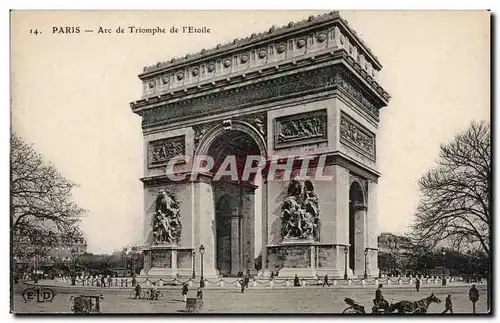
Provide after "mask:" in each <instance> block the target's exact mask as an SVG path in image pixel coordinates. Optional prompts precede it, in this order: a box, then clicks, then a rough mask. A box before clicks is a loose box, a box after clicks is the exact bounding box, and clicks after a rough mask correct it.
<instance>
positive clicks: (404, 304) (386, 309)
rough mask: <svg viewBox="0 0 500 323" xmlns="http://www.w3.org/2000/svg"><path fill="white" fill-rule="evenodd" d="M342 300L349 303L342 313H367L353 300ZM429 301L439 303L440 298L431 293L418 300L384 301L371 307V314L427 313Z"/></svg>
mask: <svg viewBox="0 0 500 323" xmlns="http://www.w3.org/2000/svg"><path fill="white" fill-rule="evenodd" d="M344 302H345V303H346V304H347V305H349V307H347V308H346V309H344V311H343V312H342V314H367V313H366V311H365V307H364V306H362V305H360V304H359V303H358V302H356V301H355V300H353V299H351V298H348V297H346V298H345V299H344ZM431 303H437V304H439V303H441V300H440V299H439V298H437V297H436V296H434V294H431V295H430V296H428V297H426V298H424V299H421V300H419V301H398V302H396V303H393V304H389V303H386V304H385V305H379V306H377V305H375V306H373V307H372V312H371V314H390V313H394V312H397V313H400V314H419V313H421V314H423V313H427V309H428V308H429V305H430V304H431Z"/></svg>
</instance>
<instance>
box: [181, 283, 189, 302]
mask: <svg viewBox="0 0 500 323" xmlns="http://www.w3.org/2000/svg"><path fill="white" fill-rule="evenodd" d="M187 294H188V285H187V283H184V285H182V300H183V301H184V302H187Z"/></svg>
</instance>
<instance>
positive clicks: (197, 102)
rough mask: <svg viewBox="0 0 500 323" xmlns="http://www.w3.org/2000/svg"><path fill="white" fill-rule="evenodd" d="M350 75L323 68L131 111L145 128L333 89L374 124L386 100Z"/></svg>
mask: <svg viewBox="0 0 500 323" xmlns="http://www.w3.org/2000/svg"><path fill="white" fill-rule="evenodd" d="M351 74H352V73H351V72H350V71H349V70H347V69H346V68H345V66H344V65H343V64H335V65H325V66H323V67H321V68H315V69H309V70H302V71H299V72H296V73H293V74H285V75H279V76H278V77H274V78H267V79H264V80H261V81H260V82H253V83H251V82H248V83H246V84H245V85H240V86H238V87H232V88H225V89H224V90H219V91H214V92H210V93H208V92H207V93H204V94H200V95H197V96H192V97H190V98H184V99H179V100H176V101H167V102H158V103H156V104H155V105H153V106H149V107H148V108H142V109H140V110H139V109H135V112H136V113H138V114H140V115H141V116H142V117H143V120H142V125H143V128H146V127H153V126H158V125H160V124H165V123H172V122H177V121H181V120H183V119H186V118H187V119H189V118H192V116H193V115H196V116H207V115H213V114H218V113H222V112H226V111H234V110H239V109H242V108H245V107H248V106H250V105H259V104H265V103H269V102H274V101H281V100H284V99H287V98H292V97H299V96H304V95H308V94H313V93H321V92H325V91H331V90H334V89H337V90H338V91H339V92H340V93H342V94H343V95H345V96H347V97H349V98H350V99H351V100H352V101H354V102H356V103H357V104H358V105H359V106H360V107H361V108H362V109H363V110H364V111H365V112H367V114H368V115H369V117H370V118H371V119H373V121H374V122H378V120H379V109H380V108H381V107H383V106H385V105H386V103H387V101H385V100H384V99H383V98H381V97H380V96H378V95H376V94H375V93H373V91H372V90H371V89H369V88H367V87H366V86H365V84H364V83H362V82H359V81H357V79H356V77H355V76H354V75H351Z"/></svg>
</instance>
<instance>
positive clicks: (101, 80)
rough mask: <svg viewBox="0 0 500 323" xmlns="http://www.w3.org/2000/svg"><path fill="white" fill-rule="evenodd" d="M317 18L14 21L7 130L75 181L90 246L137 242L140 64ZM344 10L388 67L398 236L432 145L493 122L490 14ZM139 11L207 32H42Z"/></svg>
mask: <svg viewBox="0 0 500 323" xmlns="http://www.w3.org/2000/svg"><path fill="white" fill-rule="evenodd" d="M319 13H320V12H317V11H295V12H294V11H287V12H245V13H241V12H240V13H225V14H224V13H217V12H203V13H202V12H199V13H185V12H184V13H181V14H179V13H177V14H175V13H169V14H168V17H167V13H164V16H162V17H160V16H159V14H158V13H148V12H142V13H141V14H140V15H138V14H136V15H134V14H132V13H125V12H123V13H114V14H106V13H94V14H93V17H91V15H90V14H89V13H87V14H86V15H85V16H84V15H83V14H76V15H74V16H70V13H68V12H66V13H63V14H59V15H60V16H59V15H58V16H54V15H55V13H50V15H51V17H52V18H51V19H46V18H44V17H43V16H40V17H37V18H36V19H39V20H36V21H40V24H42V25H43V24H45V26H47V28H46V29H47V30H46V32H47V34H46V35H40V36H38V37H33V36H30V35H29V34H27V33H26V30H27V29H29V28H33V23H32V22H33V20H34V19H30V21H23V19H20V20H19V22H18V24H19V25H18V26H17V28H18V29H14V30H13V33H14V34H15V37H14V40H15V41H17V42H15V43H13V47H12V64H14V66H15V67H18V66H20V67H22V68H19V69H16V68H14V69H13V71H12V94H13V96H14V97H13V101H12V103H13V110H12V127H13V130H14V131H15V132H16V133H17V134H18V135H20V136H21V137H23V138H24V139H25V140H26V141H28V142H31V143H33V144H34V145H35V149H36V150H37V151H38V152H40V153H42V154H43V155H44V156H45V158H46V159H47V160H50V161H52V162H53V163H54V164H55V166H56V167H57V168H58V169H59V170H60V171H61V173H62V174H63V175H64V176H66V177H67V178H68V179H70V180H72V181H74V182H76V183H78V184H80V188H79V189H77V190H76V191H75V199H76V200H77V202H78V203H79V204H80V205H81V206H82V207H84V208H86V209H88V210H89V213H88V215H87V217H86V218H85V219H84V221H83V223H82V228H83V230H84V232H85V233H86V235H87V238H88V243H89V251H91V252H110V251H113V250H114V249H117V248H121V247H122V246H124V245H126V244H129V243H141V242H142V241H141V238H142V227H143V224H142V216H143V189H142V183H141V182H140V181H139V178H140V177H142V176H143V169H142V167H143V161H142V158H143V156H142V149H143V146H142V133H141V128H140V117H138V116H137V115H135V114H133V113H132V112H131V110H130V107H129V102H131V101H134V100H137V99H139V98H140V97H141V82H140V81H139V79H138V78H137V74H139V73H140V72H141V71H142V67H143V66H145V65H152V64H155V63H156V62H157V61H166V60H169V59H170V58H172V57H180V56H184V55H185V54H186V53H192V52H197V51H199V50H200V49H201V48H212V47H214V46H215V45H216V44H217V43H227V42H230V41H232V40H233V39H234V38H242V37H246V36H248V35H250V34H251V33H253V32H261V31H265V30H268V29H269V27H270V26H271V25H273V24H274V25H277V26H281V25H286V24H287V23H288V22H289V21H298V20H302V19H305V18H307V17H308V16H309V15H311V14H319ZM341 14H342V16H343V17H344V18H345V19H347V20H348V21H349V24H350V25H351V27H352V28H353V29H355V30H356V31H357V33H358V35H359V36H360V37H361V38H362V39H363V40H364V42H365V43H366V44H367V45H368V47H370V48H371V49H372V51H373V52H374V53H375V55H376V56H377V57H378V58H379V60H380V61H381V63H382V65H383V66H384V68H383V70H382V71H381V73H379V83H380V84H381V85H382V86H383V87H384V88H385V89H386V90H387V91H388V92H389V93H390V94H391V95H392V99H391V102H390V104H389V106H388V107H386V108H384V109H382V111H381V115H380V118H381V121H380V132H379V136H378V138H377V157H378V168H379V171H380V172H381V173H382V177H381V178H380V180H379V186H378V210H377V213H378V223H379V231H391V232H404V231H406V230H407V226H408V224H410V223H411V220H412V213H413V211H414V208H415V206H416V203H417V202H418V198H419V196H418V186H417V183H416V181H417V180H418V179H419V178H420V177H421V176H422V174H423V173H424V172H425V171H427V170H428V169H429V168H430V167H432V166H433V165H434V162H435V159H436V157H437V155H438V152H439V144H440V143H441V142H443V141H447V140H451V139H452V138H453V137H454V135H455V134H456V133H457V132H460V131H462V130H464V129H465V128H466V127H467V126H468V124H469V122H470V121H471V120H473V119H475V120H489V119H490V102H489V100H490V79H489V77H490V76H489V75H490V65H489V59H490V49H489V38H490V35H489V20H488V17H487V14H486V13H484V12H451V11H448V12H405V13H403V12H396V11H392V12H391V11H387V12H377V11H373V12H363V11H356V12H352V11H350V12H349V11H347V12H344V11H341ZM105 15H106V16H105ZM54 17H57V19H54ZM139 18H140V19H141V20H143V21H148V23H142V25H143V26H144V27H155V26H156V25H157V24H160V25H164V26H165V28H167V27H170V26H171V25H178V26H182V25H190V24H193V25H199V26H202V25H206V26H208V27H210V28H211V29H212V33H211V34H210V35H182V36H173V35H170V34H167V35H164V36H150V35H121V36H118V35H114V34H113V35H110V36H97V35H82V34H80V35H60V36H53V35H49V32H50V30H49V29H48V28H50V26H52V25H53V24H54V23H53V22H54V21H58V23H59V24H61V25H82V26H83V27H84V28H95V26H96V24H97V25H99V24H101V25H105V26H109V28H113V29H116V27H117V26H119V25H120V26H126V25H129V24H134V23H136V22H137V21H138V19H139ZM91 20H93V23H92V22H91ZM84 21H86V22H87V23H83V22H84ZM44 30H45V29H44ZM17 32H19V34H17ZM28 48H29V50H28ZM16 64H18V65H16Z"/></svg>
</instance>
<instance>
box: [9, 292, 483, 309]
mask: <svg viewBox="0 0 500 323" xmlns="http://www.w3.org/2000/svg"><path fill="white" fill-rule="evenodd" d="M23 288H24V287H23V286H20V285H18V286H16V288H15V295H14V312H17V313H54V312H56V313H71V303H70V300H69V299H70V296H72V295H78V294H86V295H98V294H103V297H104V300H103V301H102V305H101V310H102V312H103V313H120V314H126V313H176V312H182V309H184V306H185V305H184V303H183V302H182V301H181V295H180V290H164V291H163V294H164V298H162V299H161V300H158V301H149V300H134V299H131V298H129V295H130V291H129V290H125V289H120V290H118V289H102V290H99V292H96V291H87V292H83V291H82V290H81V289H79V290H78V291H76V290H74V289H73V290H72V289H71V288H65V289H64V288H59V287H56V288H55V289H56V296H55V298H54V300H53V302H52V303H25V302H24V299H23V298H22V291H23ZM468 289H469V287H467V286H459V287H458V286H453V287H432V288H431V287H429V288H424V289H421V290H420V292H416V290H414V289H410V288H401V287H399V288H388V289H386V290H385V291H384V296H385V297H386V298H387V299H389V300H419V299H422V298H425V297H427V296H429V295H430V293H431V292H433V293H434V294H435V295H436V296H437V297H438V298H440V299H441V300H442V301H443V302H442V303H441V304H431V306H430V307H429V313H440V312H441V311H442V310H443V309H444V299H445V298H446V296H447V295H448V293H450V294H451V295H452V300H453V308H454V312H455V313H471V312H472V305H471V303H470V302H469V300H468ZM478 289H479V293H480V298H479V302H478V303H477V305H476V311H477V312H478V313H486V287H485V286H479V288H478ZM374 290H375V289H374V288H373V287H370V288H363V289H362V288H356V289H346V288H334V287H331V288H321V287H316V288H312V287H310V288H301V287H297V288H293V287H290V288H281V289H272V290H271V289H251V288H250V289H248V290H246V291H245V293H243V294H242V293H241V292H240V291H239V290H237V289H219V290H217V289H210V290H205V291H204V308H203V311H202V312H203V313H341V312H342V310H343V309H344V308H346V305H345V304H344V302H343V299H344V297H350V298H353V299H355V300H358V301H359V302H360V303H361V304H362V305H365V306H366V307H367V308H371V303H372V301H371V300H372V299H373V295H374ZM195 291H196V289H194V288H193V289H192V290H190V291H189V295H188V297H194V294H195ZM75 293H77V294H75Z"/></svg>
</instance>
